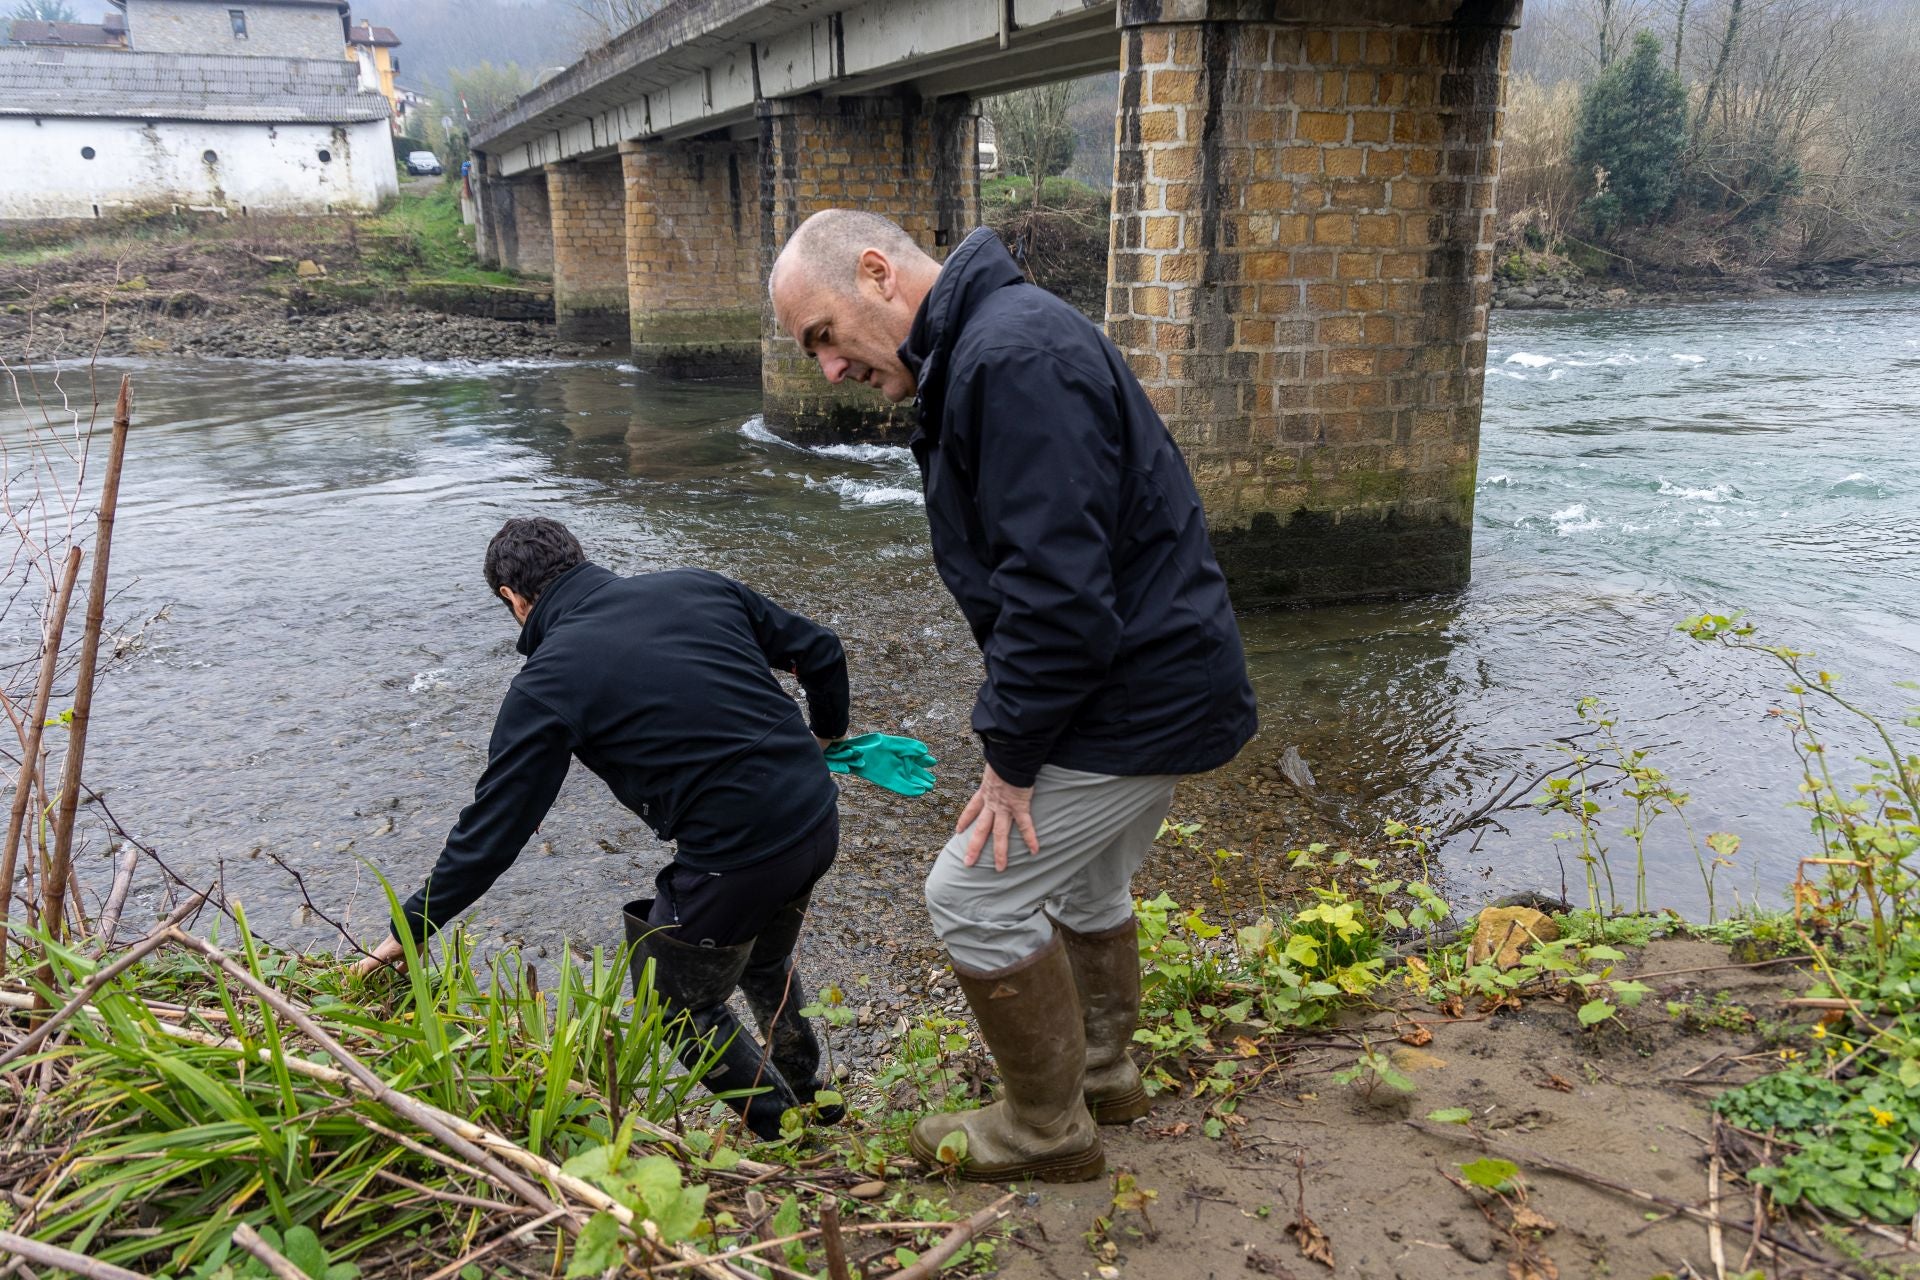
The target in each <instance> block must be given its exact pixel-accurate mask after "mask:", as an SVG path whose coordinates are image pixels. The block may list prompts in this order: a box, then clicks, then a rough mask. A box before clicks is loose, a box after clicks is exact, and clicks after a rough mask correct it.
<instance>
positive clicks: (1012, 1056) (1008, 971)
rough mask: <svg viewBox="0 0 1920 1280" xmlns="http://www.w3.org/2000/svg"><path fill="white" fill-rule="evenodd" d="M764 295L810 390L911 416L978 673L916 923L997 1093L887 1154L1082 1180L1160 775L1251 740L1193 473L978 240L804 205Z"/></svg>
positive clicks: (1078, 328)
mask: <svg viewBox="0 0 1920 1280" xmlns="http://www.w3.org/2000/svg"><path fill="white" fill-rule="evenodd" d="M768 288H769V290H770V292H771V294H772V298H773V307H774V313H775V315H776V316H777V317H778V319H779V322H780V324H781V327H782V328H784V329H785V330H786V331H787V332H788V333H789V334H791V335H792V336H793V338H794V340H795V341H796V342H798V343H799V344H800V345H801V346H802V347H803V348H804V349H805V350H806V352H807V354H808V355H810V356H812V357H813V358H814V359H815V360H817V361H818V362H819V364H820V370H821V372H822V373H824V374H825V375H826V377H827V380H828V381H830V382H846V381H853V382H860V383H864V384H866V385H867V386H870V387H873V388H874V389H875V390H877V391H878V392H880V394H881V395H883V396H885V397H886V398H887V399H889V400H892V401H895V402H900V401H904V400H906V399H908V398H910V397H914V396H917V397H918V402H917V407H918V411H919V415H918V416H919V429H918V430H917V431H916V432H915V434H914V435H913V437H912V439H911V441H910V442H909V443H910V445H911V447H912V449H913V454H914V457H915V459H917V460H918V462H919V464H920V474H921V482H922V485H923V487H924V489H925V492H926V498H927V521H928V524H929V525H930V526H931V530H932V540H933V554H934V560H935V563H936V564H937V565H938V567H939V570H940V576H941V578H942V579H943V580H944V581H945V582H946V584H947V587H948V589H949V590H951V591H952V592H953V596H954V599H955V600H957V601H958V602H959V605H960V609H961V612H962V613H964V614H965V615H966V618H967V622H968V624H969V625H970V626H971V627H972V629H973V635H974V639H975V640H976V641H977V642H978V643H979V645H980V652H981V656H982V658H983V660H984V663H985V667H986V678H985V679H984V681H982V683H981V685H980V691H979V694H978V696H977V698H976V699H975V701H974V707H973V728H974V731H975V733H977V734H978V735H979V738H980V744H981V752H982V754H983V755H984V756H985V767H984V769H983V770H982V771H981V776H980V786H979V788H978V789H977V790H976V791H975V792H974V795H973V798H972V799H971V800H969V801H968V802H967V805H966V808H965V809H964V810H963V811H962V812H961V814H960V818H959V821H958V822H957V823H956V824H955V827H954V831H955V834H954V836H953V838H952V839H951V840H950V841H948V842H947V845H946V847H945V848H944V849H942V850H941V852H940V854H939V856H938V857H937V858H935V860H934V865H933V870H932V872H931V873H930V874H929V875H928V876H927V908H928V911H929V913H930V914H931V916H932V919H933V927H934V932H935V933H936V934H937V935H938V936H939V938H940V941H941V943H942V944H943V945H944V946H945V947H946V949H947V954H948V957H949V958H950V959H951V960H952V962H953V971H954V974H955V975H956V976H957V977H958V978H959V980H960V986H961V989H962V990H963V991H965V992H966V996H967V1002H968V1003H969V1004H970V1005H971V1006H972V1008H973V1012H974V1015H975V1016H976V1018H977V1019H978V1020H979V1024H980V1033H981V1036H982V1037H983V1038H984V1039H985V1040H986V1043H987V1047H988V1048H989V1049H990V1050H992V1052H993V1057H994V1061H995V1063H996V1065H997V1066H998V1068H999V1072H1000V1078H1001V1084H1002V1090H1001V1095H1002V1096H1001V1098H1000V1100H999V1101H997V1102H995V1103H993V1104H992V1105H991V1106H987V1107H984V1108H982V1109H980V1110H978V1111H972V1112H962V1113H958V1114H946V1115H934V1116H926V1117H923V1118H922V1119H921V1120H920V1121H919V1122H918V1123H917V1124H916V1125H915V1126H914V1129H913V1136H912V1148H913V1152H914V1154H915V1155H916V1156H917V1157H918V1158H919V1159H920V1160H922V1161H923V1162H925V1163H927V1164H930V1165H931V1164H936V1163H939V1160H938V1152H939V1150H940V1146H941V1142H942V1140H943V1139H945V1138H946V1137H947V1136H948V1135H949V1134H951V1133H953V1132H955V1131H960V1132H962V1133H964V1134H965V1136H966V1152H967V1154H966V1157H965V1161H964V1164H963V1165H962V1168H961V1176H962V1177H966V1178H971V1179H974V1180H977V1181H983V1182H1004V1181H1008V1180H1011V1179H1020V1178H1040V1179H1043V1180H1046V1181H1057V1182H1071V1181H1084V1180H1087V1179H1091V1178H1097V1177H1099V1176H1100V1175H1101V1174H1102V1173H1103V1172H1104V1171H1105V1167H1106V1162H1105V1158H1104V1156H1103V1155H1102V1152H1101V1147H1100V1135H1099V1131H1098V1130H1097V1129H1096V1128H1095V1124H1096V1122H1098V1123H1124V1122H1126V1121H1129V1120H1132V1119H1134V1118H1136V1117H1138V1116H1141V1115H1145V1114H1146V1112H1147V1108H1148V1103H1147V1096H1146V1092H1145V1090H1144V1089H1143V1088H1142V1087H1141V1083H1140V1073H1139V1071H1138V1069H1137V1068H1136V1067H1135V1066H1134V1064H1133V1061H1132V1060H1131V1058H1130V1057H1129V1056H1128V1045H1129V1044H1130V1043H1131V1042H1132V1039H1133V1031H1134V1025H1135V1022H1136V1020H1137V1018H1138V1015H1139V1009H1140V961H1139V951H1138V943H1137V940H1136V937H1135V930H1134V918H1133V898H1132V879H1133V875H1134V873H1135V872H1136V871H1137V870H1138V869H1139V867H1140V864H1141V862H1142V861H1143V860H1144V859H1145V857H1146V854H1147V851H1148V849H1149V848H1150V847H1151V845H1152V843H1153V840H1154V837H1155V835H1156V834H1157V833H1158V831H1159V828H1160V823H1161V820H1162V819H1163V818H1164V817H1165V815H1166V812H1167V808H1168V806H1169V804H1170V803H1171V801H1172V798H1173V788H1174V783H1175V781H1176V779H1177V778H1178V777H1179V775H1181V774H1187V773H1198V772H1201V771H1203V770H1207V769H1213V768H1216V767H1218V766H1220V765H1222V764H1225V763H1226V762H1227V761H1228V760H1230V759H1232V758H1233V756H1234V754H1235V753H1236V752H1238V751H1239V749H1240V748H1241V747H1242V746H1243V745H1245V743H1246V741H1247V739H1249V738H1250V737H1252V736H1253V732H1254V729H1255V721H1254V705H1253V689H1252V686H1251V685H1250V684H1249V683H1248V680H1247V671H1246V658H1245V656H1244V654H1243V653H1242V651H1241V647H1240V633H1239V630H1238V628H1237V627H1236V626H1235V624H1234V618H1233V612H1232V609H1231V608H1230V606H1229V604H1228V600H1227V589H1226V583H1225V581H1224V579H1223V578H1222V577H1221V574H1220V567H1219V565H1218V564H1217V563H1216V562H1215V560H1214V557H1213V550H1212V548H1211V547H1210V546H1209V545H1208V543H1207V534H1206V520H1205V517H1204V515H1203V513H1202V512H1201V509H1200V499H1199V496H1198V495H1197V494H1196V493H1195V492H1194V487H1193V479H1192V477H1191V476H1189V475H1188V473H1187V468H1186V463H1185V461H1184V460H1183V459H1182V458H1181V456H1180V451H1179V450H1178V449H1177V448H1175V447H1174V443H1173V440H1172V438H1171V437H1170V436H1169V435H1168V434H1167V429H1166V427H1165V425H1164V424H1162V422H1161V421H1160V418H1159V416H1158V415H1157V414H1156V413H1155V412H1154V411H1153V406H1152V405H1150V404H1149V403H1148V402H1147V397H1146V393H1145V392H1144V391H1142V390H1141V387H1140V384H1139V383H1138V382H1137V381H1136V380H1135V379H1134V376H1133V373H1132V371H1131V370H1129V369H1128V368H1127V365H1126V361H1125V360H1124V359H1123V358H1122V357H1121V355H1120V352H1119V351H1118V350H1117V349H1116V348H1115V347H1114V346H1113V344H1112V343H1110V342H1108V341H1107V338H1106V335H1104V334H1103V333H1101V331H1100V330H1099V329H1098V328H1096V327H1095V326H1094V325H1093V324H1091V323H1090V322H1089V321H1088V320H1087V319H1086V318H1085V317H1084V316H1082V315H1080V313H1078V312H1077V311H1075V310H1073V308H1071V307H1069V306H1068V305H1067V304H1066V303H1064V302H1062V301H1060V300H1059V299H1058V298H1056V297H1054V296H1053V295H1052V294H1050V293H1047V292H1046V291H1045V290H1043V289H1040V288H1038V287H1036V286H1034V285H1032V284H1029V283H1027V281H1026V279H1025V277H1024V275H1023V274H1022V273H1021V271H1020V269H1019V268H1018V267H1017V266H1015V265H1014V262H1013V260H1012V259H1011V258H1010V257H1008V256H1007V252H1006V250H1005V249H1004V248H1002V247H1001V244H1000V241H999V238H998V237H997V236H995V235H994V233H993V232H991V231H988V230H985V229H982V230H978V231H975V232H974V233H973V234H972V235H970V236H968V237H967V238H966V239H965V240H964V241H962V242H961V244H960V245H959V247H957V248H956V249H954V251H953V253H952V254H951V255H950V256H949V257H948V258H947V260H946V262H945V264H944V265H943V264H941V263H938V262H935V261H934V260H933V259H932V258H930V257H928V256H927V255H926V254H925V253H924V252H922V251H921V249H920V248H919V246H918V245H916V244H914V242H913V240H912V239H911V238H910V237H909V236H908V235H907V234H906V233H905V232H904V231H902V230H901V229H900V228H899V227H898V226H895V225H894V224H893V223H891V222H889V221H887V220H886V219H884V218H880V217H876V216H874V215H872V214H867V213H859V212H855V211H851V210H844V209H831V210H827V211H825V212H822V213H818V214H815V215H814V216H813V217H811V218H809V219H808V220H807V221H806V222H805V223H803V224H802V225H801V226H800V228H799V229H798V230H797V231H796V232H795V233H794V235H793V238H792V239H791V240H790V241H789V242H788V243H787V246H786V248H785V249H784V250H783V251H782V252H781V254H780V258H779V260H778V262H776V263H775V265H774V269H773V275H772V278H771V279H770V280H769V282H768ZM1016 841H1017V842H1018V845H1020V846H1024V852H1021V851H1019V849H1018V848H1017V847H1016ZM988 850H991V853H992V856H991V857H990V858H987V857H985V856H984V855H985V854H986V852H987V851H988Z"/></svg>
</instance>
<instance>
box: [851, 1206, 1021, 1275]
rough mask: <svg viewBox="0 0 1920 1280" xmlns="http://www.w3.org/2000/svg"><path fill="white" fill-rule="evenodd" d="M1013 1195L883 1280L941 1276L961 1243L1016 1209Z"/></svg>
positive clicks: (990, 1207)
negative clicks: (908, 1265) (909, 1264)
mask: <svg viewBox="0 0 1920 1280" xmlns="http://www.w3.org/2000/svg"><path fill="white" fill-rule="evenodd" d="M1013 1201H1014V1197H1013V1196H1012V1195H1004V1196H1001V1197H1000V1198H999V1199H998V1200H995V1201H994V1202H993V1203H992V1204H990V1205H988V1206H987V1207H986V1208H984V1209H982V1210H980V1212H978V1213H976V1214H974V1215H973V1216H972V1217H971V1218H968V1219H967V1220H966V1221H965V1222H963V1223H961V1224H960V1225H959V1226H957V1227H955V1228H954V1229H953V1230H951V1231H949V1232H948V1233H947V1238H946V1239H945V1240H942V1241H941V1242H940V1243H939V1244H937V1245H935V1246H933V1248H931V1249H929V1250H927V1251H926V1252H925V1253H923V1254H921V1255H920V1260H919V1261H918V1262H916V1263H914V1264H913V1265H912V1266H910V1267H902V1268H901V1269H900V1270H898V1271H896V1272H894V1273H893V1274H892V1275H890V1276H885V1277H883V1278H882V1280H927V1277H929V1276H934V1275H938V1274H939V1273H940V1268H941V1267H943V1266H945V1265H946V1263H947V1259H948V1258H951V1257H952V1256H953V1255H954V1254H956V1253H958V1252H959V1251H960V1246H961V1245H963V1244H965V1243H966V1242H967V1241H969V1240H971V1239H973V1237H974V1236H976V1235H978V1234H980V1233H981V1232H982V1231H985V1230H986V1229H987V1228H988V1227H991V1226H992V1225H994V1224H995V1223H996V1222H999V1221H1000V1220H1001V1219H1002V1218H1005V1217H1007V1216H1008V1215H1009V1214H1011V1213H1012V1212H1013Z"/></svg>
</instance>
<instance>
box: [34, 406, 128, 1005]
mask: <svg viewBox="0 0 1920 1280" xmlns="http://www.w3.org/2000/svg"><path fill="white" fill-rule="evenodd" d="M132 425H133V378H132V377H131V375H124V376H122V377H121V379H120V399H119V400H118V401H117V402H116V403H115V404H114V406H113V443H112V445H111V447H110V449H109V450H108V453H107V474H106V478H105V479H104V480H103V481H102V482H101V485H100V513H99V516H98V518H97V521H96V528H95V532H94V540H93V576H92V578H91V579H89V581H88V584H87V593H88V594H87V620H86V625H85V628H84V629H83V630H82V632H81V636H80V669H79V671H78V672H77V673H76V675H75V677H74V686H73V723H72V724H71V725H70V726H69V727H68V730H67V758H66V761H65V764H64V766H63V767H62V769H61V772H60V808H59V811H58V812H57V813H56V814H55V815H54V821H53V860H52V862H51V864H50V865H49V866H48V868H47V878H46V881H45V883H44V884H42V886H41V894H42V901H43V902H44V904H45V905H44V906H43V907H42V908H41V912H40V917H41V920H42V921H43V923H44V925H45V928H46V930H47V935H48V936H49V937H51V938H55V939H58V938H59V937H61V936H62V934H64V933H65V932H66V918H65V915H64V912H65V910H66V896H67V876H68V872H69V871H70V870H71V868H72V866H73V819H74V815H75V814H76V813H77V812H78V811H79V808H80V772H81V769H82V767H83V766H84V765H85V763H86V756H87V718H88V716H89V715H90V714H91V713H92V711H93V678H94V674H95V666H96V664H97V662H98V660H99V657H100V632H101V631H102V630H103V629H104V628H105V626H106V621H107V569H108V562H109V560H110V558H111V555H112V551H113V515H114V511H115V509H116V508H117V507H118V506H119V504H120V469H121V465H122V464H123V463H124V462H125V461H126V456H127V431H128V429H129V428H130V427H131V426H132ZM41 970H42V972H43V974H45V975H46V977H48V978H51V977H52V966H51V962H49V963H48V964H45V965H42V966H41Z"/></svg>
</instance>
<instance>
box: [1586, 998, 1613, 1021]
mask: <svg viewBox="0 0 1920 1280" xmlns="http://www.w3.org/2000/svg"><path fill="white" fill-rule="evenodd" d="M1612 1016H1613V1006H1612V1005H1611V1004H1609V1003H1608V1002H1607V1001H1606V1000H1605V999H1599V1000H1589V1001H1587V1002H1586V1003H1585V1004H1583V1005H1581V1006H1580V1025H1581V1026H1583V1027H1591V1026H1593V1025H1594V1024H1595V1023H1598V1022H1605V1021H1606V1020H1607V1019H1608V1018H1611V1017H1612Z"/></svg>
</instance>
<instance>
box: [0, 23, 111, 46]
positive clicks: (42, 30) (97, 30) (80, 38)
mask: <svg viewBox="0 0 1920 1280" xmlns="http://www.w3.org/2000/svg"><path fill="white" fill-rule="evenodd" d="M7 36H8V38H9V39H10V40H11V41H12V42H13V43H14V44H51V45H77V46H82V47H88V46H91V47H94V48H106V49H124V48H126V47H127V28H126V24H125V23H124V22H123V23H121V24H120V25H119V26H118V27H114V26H112V25H110V24H108V23H104V22H39V21H35V20H33V19H31V18H20V19H17V20H15V22H14V23H13V25H12V26H11V27H10V28H9V29H8V32H7Z"/></svg>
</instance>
